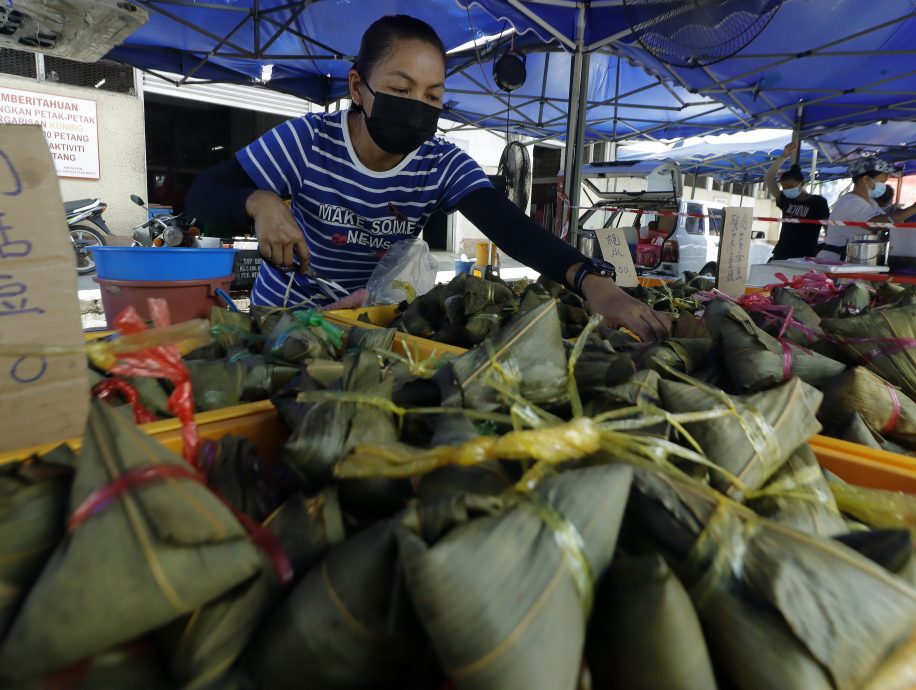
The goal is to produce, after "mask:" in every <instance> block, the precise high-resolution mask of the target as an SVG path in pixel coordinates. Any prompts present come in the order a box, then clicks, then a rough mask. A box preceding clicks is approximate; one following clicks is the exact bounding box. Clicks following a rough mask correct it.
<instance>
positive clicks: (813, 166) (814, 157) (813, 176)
mask: <svg viewBox="0 0 916 690" xmlns="http://www.w3.org/2000/svg"><path fill="white" fill-rule="evenodd" d="M799 148H801V147H799ZM815 180H817V147H815V148H814V150H813V151H812V152H811V184H814V181H815Z"/></svg>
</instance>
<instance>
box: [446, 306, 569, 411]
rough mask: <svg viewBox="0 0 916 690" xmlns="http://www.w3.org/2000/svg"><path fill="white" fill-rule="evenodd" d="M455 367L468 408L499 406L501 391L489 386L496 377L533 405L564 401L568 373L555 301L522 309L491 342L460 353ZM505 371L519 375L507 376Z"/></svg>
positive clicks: (454, 364)
mask: <svg viewBox="0 0 916 690" xmlns="http://www.w3.org/2000/svg"><path fill="white" fill-rule="evenodd" d="M452 366H453V367H454V371H455V377H456V379H457V381H458V383H459V385H460V386H461V389H462V391H463V394H464V402H465V405H466V406H468V407H472V408H476V409H494V408H496V407H498V406H499V402H498V398H499V396H498V394H497V392H496V391H495V390H494V389H493V388H492V387H491V386H490V385H489V384H490V382H491V380H492V379H495V380H497V381H502V383H504V384H505V385H508V386H509V387H510V388H515V389H516V390H517V392H518V393H520V394H521V395H522V396H523V397H524V398H525V399H527V400H529V401H530V402H533V403H535V404H542V403H545V404H547V403H552V404H562V403H563V402H565V401H566V400H567V385H568V380H569V377H568V369H567V365H566V352H565V350H564V347H563V338H562V337H561V335H560V319H559V317H558V316H557V309H556V305H555V304H554V303H553V302H550V303H545V304H542V305H541V306H539V307H537V308H535V309H533V310H531V311H530V312H528V313H527V314H524V315H523V316H521V317H520V318H518V319H516V320H514V321H513V322H512V323H510V324H508V325H506V326H505V327H503V328H502V329H500V330H499V332H497V334H496V335H495V336H494V337H493V338H491V339H490V340H489V341H488V342H486V343H484V344H483V345H479V346H477V347H475V348H474V349H473V350H470V351H468V352H466V353H465V354H463V355H461V356H460V357H457V358H456V359H455V360H453V362H452ZM505 374H508V375H509V376H510V377H513V378H514V379H515V380H514V381H509V382H507V381H505Z"/></svg>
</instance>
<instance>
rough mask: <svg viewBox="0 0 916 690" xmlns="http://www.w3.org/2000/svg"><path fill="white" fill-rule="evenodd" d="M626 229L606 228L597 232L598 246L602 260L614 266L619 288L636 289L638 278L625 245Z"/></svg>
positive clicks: (628, 248) (631, 256)
mask: <svg viewBox="0 0 916 690" xmlns="http://www.w3.org/2000/svg"><path fill="white" fill-rule="evenodd" d="M627 229H628V228H607V229H604V230H598V231H597V233H596V234H597V235H598V246H599V247H601V254H602V255H603V256H604V260H605V261H607V262H609V263H612V264H614V268H615V269H616V270H617V284H618V285H619V286H620V287H636V286H637V285H639V278H638V277H637V275H636V266H634V265H633V255H632V254H630V246H629V245H628V244H627V236H626V230H627Z"/></svg>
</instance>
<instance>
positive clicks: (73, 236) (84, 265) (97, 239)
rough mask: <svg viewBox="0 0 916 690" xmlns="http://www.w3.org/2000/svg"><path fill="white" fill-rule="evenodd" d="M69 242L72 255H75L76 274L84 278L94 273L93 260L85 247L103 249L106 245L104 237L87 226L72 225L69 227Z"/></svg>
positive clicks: (98, 231)
mask: <svg viewBox="0 0 916 690" xmlns="http://www.w3.org/2000/svg"><path fill="white" fill-rule="evenodd" d="M70 240H71V241H72V242H73V253H74V254H75V255H76V272H77V274H78V275H81V276H85V275H89V274H90V273H95V259H93V258H92V252H89V251H87V247H104V246H105V245H106V244H108V240H107V239H106V238H105V235H104V234H103V233H102V232H101V231H100V230H96V229H95V228H90V227H89V226H88V225H73V226H71V227H70Z"/></svg>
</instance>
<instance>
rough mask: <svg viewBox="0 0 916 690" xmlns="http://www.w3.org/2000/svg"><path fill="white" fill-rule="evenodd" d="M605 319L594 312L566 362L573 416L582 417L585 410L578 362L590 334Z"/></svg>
mask: <svg viewBox="0 0 916 690" xmlns="http://www.w3.org/2000/svg"><path fill="white" fill-rule="evenodd" d="M602 319H603V317H602V316H599V315H598V314H594V315H593V316H592V317H591V318H590V319H589V320H588V323H587V324H585V328H583V329H582V332H581V333H580V334H579V338H578V340H576V344H575V345H573V350H572V352H571V353H570V355H569V360H568V362H567V364H566V367H567V369H566V375H567V384H566V385H567V386H568V388H569V392H568V395H569V402H570V405H571V406H572V413H573V417H581V416H582V415H583V414H584V413H585V412H584V408H583V407H582V398H581V397H580V396H579V385H578V384H577V383H576V364H578V362H579V357H581V356H582V353H583V352H584V351H585V344H586V342H587V341H588V336H590V335H591V334H592V332H593V331H594V330H595V329H596V328H598V324H600V323H601V320H602Z"/></svg>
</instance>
